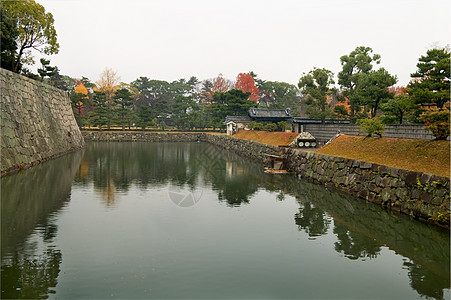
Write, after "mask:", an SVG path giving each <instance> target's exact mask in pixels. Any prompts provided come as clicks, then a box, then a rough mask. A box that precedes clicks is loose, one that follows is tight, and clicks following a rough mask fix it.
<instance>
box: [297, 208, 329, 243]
mask: <svg viewBox="0 0 451 300" xmlns="http://www.w3.org/2000/svg"><path fill="white" fill-rule="evenodd" d="M294 220H295V222H296V225H298V228H299V230H304V231H305V232H306V233H308V235H309V236H310V237H317V236H321V235H324V234H326V233H327V230H328V229H329V225H330V219H329V218H328V216H327V215H326V214H325V212H324V211H323V210H321V209H319V208H317V207H315V206H314V205H313V204H312V202H310V201H307V202H304V203H303V204H301V205H300V208H299V213H297V214H296V215H295V216H294Z"/></svg>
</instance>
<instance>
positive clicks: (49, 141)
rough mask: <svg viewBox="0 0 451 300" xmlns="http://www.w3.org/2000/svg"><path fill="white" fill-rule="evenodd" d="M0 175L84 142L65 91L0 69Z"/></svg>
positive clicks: (49, 157)
mask: <svg viewBox="0 0 451 300" xmlns="http://www.w3.org/2000/svg"><path fill="white" fill-rule="evenodd" d="M0 84H1V100H0V106H1V108H0V120H1V121H0V122H1V123H0V131H1V140H0V144H1V161H0V164H1V176H3V175H5V174H8V173H10V172H13V171H15V170H19V169H22V168H26V167H29V166H32V165H34V164H37V163H39V162H42V161H46V160H48V159H51V158H54V157H57V156H61V155H63V154H65V153H68V152H71V151H74V150H77V149H80V148H82V147H83V146H84V141H83V137H82V135H81V132H80V130H79V128H78V126H77V123H76V121H75V117H74V114H73V112H72V107H71V103H70V99H69V97H68V95H67V93H66V92H65V91H62V90H60V89H57V88H55V87H52V86H49V85H46V84H43V83H42V82H39V81H36V80H32V79H30V78H27V77H24V76H21V75H18V74H16V73H12V72H10V71H7V70H5V69H0Z"/></svg>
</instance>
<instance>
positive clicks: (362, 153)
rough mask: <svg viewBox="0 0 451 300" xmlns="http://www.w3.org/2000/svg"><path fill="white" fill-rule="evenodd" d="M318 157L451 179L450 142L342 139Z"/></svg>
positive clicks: (371, 138) (360, 137)
mask: <svg viewBox="0 0 451 300" xmlns="http://www.w3.org/2000/svg"><path fill="white" fill-rule="evenodd" d="M316 153H321V154H326V155H332V156H340V157H345V158H351V159H357V160H363V161H368V162H372V163H377V164H381V165H386V166H390V167H395V168H400V169H407V170H411V171H420V172H424V173H431V174H436V175H440V176H443V177H448V178H450V142H449V141H429V140H413V139H394V138H373V137H363V136H349V135H342V136H340V137H338V138H336V139H335V140H334V141H333V142H332V143H330V144H329V145H327V146H325V147H324V148H321V149H318V150H317V151H316Z"/></svg>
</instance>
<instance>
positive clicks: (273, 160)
mask: <svg viewBox="0 0 451 300" xmlns="http://www.w3.org/2000/svg"><path fill="white" fill-rule="evenodd" d="M264 155H265V157H266V159H265V161H266V163H265V165H266V166H265V173H270V174H287V173H288V172H287V170H284V169H282V168H283V156H279V155H272V154H264Z"/></svg>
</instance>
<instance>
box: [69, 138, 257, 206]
mask: <svg viewBox="0 0 451 300" xmlns="http://www.w3.org/2000/svg"><path fill="white" fill-rule="evenodd" d="M88 147H89V149H88V151H86V153H85V155H84V157H83V159H82V162H81V164H80V168H79V172H78V173H77V176H76V184H78V185H88V184H90V183H92V184H93V185H94V188H95V190H96V191H97V192H98V194H99V195H101V198H102V199H103V202H104V203H105V204H106V205H107V206H112V205H114V201H115V199H114V196H115V194H116V193H114V191H118V192H126V191H128V190H129V189H130V187H131V185H132V184H134V185H136V186H137V187H138V188H141V189H147V188H148V187H149V185H152V186H154V187H155V186H157V187H158V186H166V185H167V184H172V185H175V186H178V187H184V186H186V187H188V188H189V189H191V190H193V189H196V188H197V186H198V185H199V184H200V183H201V184H203V185H211V186H212V187H213V189H214V190H216V191H217V192H218V199H219V200H220V201H226V202H227V204H228V205H231V206H237V205H240V204H242V203H247V202H249V197H250V196H251V195H252V194H254V193H255V192H256V191H257V189H258V186H259V185H260V183H259V180H258V178H257V177H256V175H257V173H258V172H259V171H260V168H258V169H255V167H256V165H255V164H250V163H249V162H246V161H245V160H243V159H242V158H240V157H238V156H236V155H231V153H230V152H227V151H222V150H219V149H217V148H216V147H214V146H212V145H208V144H203V143H159V144H154V143H92V144H90V145H89V146H88ZM250 166H252V167H253V168H254V169H253V168H252V167H250ZM252 173H254V176H251V177H249V176H250V175H251V174H252Z"/></svg>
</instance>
